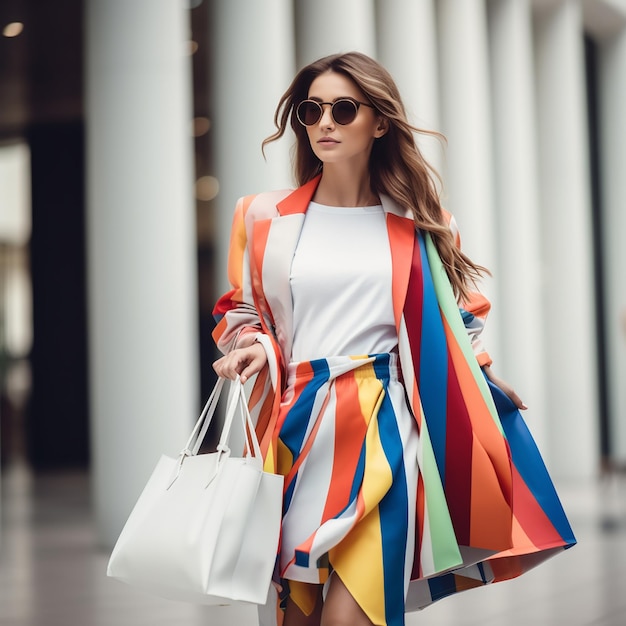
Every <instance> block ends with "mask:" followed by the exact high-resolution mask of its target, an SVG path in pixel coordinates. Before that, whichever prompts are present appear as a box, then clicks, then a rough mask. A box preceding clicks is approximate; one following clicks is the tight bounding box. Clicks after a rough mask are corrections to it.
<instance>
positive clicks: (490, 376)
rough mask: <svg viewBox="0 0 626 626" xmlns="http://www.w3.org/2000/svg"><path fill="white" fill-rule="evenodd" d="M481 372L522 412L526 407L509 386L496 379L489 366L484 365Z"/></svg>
mask: <svg viewBox="0 0 626 626" xmlns="http://www.w3.org/2000/svg"><path fill="white" fill-rule="evenodd" d="M482 369H483V372H485V375H486V376H487V378H488V379H489V380H490V381H491V382H492V383H493V384H494V385H495V386H496V387H499V388H500V389H502V391H503V392H504V393H505V394H506V395H507V396H508V397H509V398H510V399H511V402H513V404H514V405H515V406H516V407H517V408H518V409H520V410H522V411H524V410H525V409H527V408H528V407H527V406H526V405H525V404H524V403H523V402H522V399H521V398H520V397H519V396H518V395H517V393H515V390H514V389H513V387H511V385H509V384H508V383H507V382H505V381H503V380H502V379H501V378H498V377H497V376H496V375H495V374H494V373H493V372H492V371H491V367H489V365H485V366H484V367H483V368H482Z"/></svg>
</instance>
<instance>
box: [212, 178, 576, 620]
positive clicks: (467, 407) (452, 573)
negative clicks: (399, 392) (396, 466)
mask: <svg viewBox="0 0 626 626" xmlns="http://www.w3.org/2000/svg"><path fill="white" fill-rule="evenodd" d="M318 182H319V179H314V180H312V181H310V182H309V183H307V184H306V185H304V186H302V187H300V188H299V189H296V190H295V191H279V192H269V193H263V194H259V195H255V196H248V197H246V198H243V199H241V200H240V201H239V203H238V205H237V209H236V212H235V217H234V222H233V229H232V234H231V242H230V253H229V263H228V273H229V280H230V282H231V285H232V290H231V291H230V292H228V293H227V294H225V295H224V296H223V297H222V298H221V299H220V300H219V301H218V303H217V305H216V308H215V314H216V317H217V318H218V319H219V321H218V324H217V326H216V328H215V330H214V338H215V340H216V343H217V345H218V347H219V348H220V349H221V350H222V351H223V352H224V353H227V352H228V351H230V350H231V349H233V348H234V347H236V345H237V342H238V341H239V340H240V339H241V337H242V336H244V335H246V334H248V333H254V334H255V335H257V336H258V338H259V340H260V341H261V342H262V343H263V344H264V347H265V348H266V351H267V352H268V366H267V367H266V368H265V369H264V371H262V372H261V373H260V374H259V376H258V377H257V381H256V383H255V386H254V389H253V392H252V395H251V398H250V403H251V408H252V409H253V412H254V413H255V416H256V419H257V429H258V433H259V437H260V440H261V443H262V450H263V452H264V454H265V465H266V469H267V470H268V471H275V470H276V452H277V450H276V446H277V440H276V428H275V426H276V418H277V414H278V405H279V403H280V399H281V391H282V389H283V385H284V374H285V367H286V364H287V363H288V361H289V357H290V354H291V341H292V334H293V333H292V329H293V319H292V300H291V298H292V296H291V289H290V284H289V271H290V265H291V259H292V257H293V254H294V251H295V248H296V245H297V242H298V237H299V234H300V230H301V228H302V225H303V222H304V217H305V213H306V209H307V207H308V205H309V202H310V200H311V198H312V197H313V195H314V193H315V189H316V187H317V184H318ZM381 199H382V204H383V209H384V211H385V214H386V223H387V231H388V236H389V242H390V248H391V254H392V297H393V310H394V318H395V323H396V329H397V333H398V346H399V359H400V365H401V370H402V373H403V378H404V381H405V387H406V391H407V396H408V400H409V404H410V408H411V410H412V412H413V415H414V416H415V419H416V422H417V426H418V433H419V445H418V453H417V457H418V464H419V468H420V475H419V482H418V488H417V493H416V494H415V497H416V503H417V507H416V512H417V520H416V524H417V525H416V528H417V532H416V534H417V536H416V541H415V554H414V565H413V575H412V577H411V578H412V579H415V580H416V581H418V582H420V583H421V584H418V585H415V586H414V587H411V589H410V590H409V595H408V598H407V610H410V609H411V608H419V607H422V606H425V605H427V604H429V603H430V602H432V601H433V600H436V599H438V598H440V597H443V596H445V595H449V594H450V593H454V592H456V591H459V590H462V589H467V588H470V587H475V586H480V585H483V584H486V583H488V582H493V581H496V580H504V579H507V578H511V577H513V576H516V575H519V574H521V573H523V572H524V571H526V570H527V569H529V568H530V567H532V566H534V565H536V564H537V563H538V562H541V561H542V560H544V559H545V558H547V557H548V556H550V555H551V554H552V553H554V552H555V551H557V550H561V549H562V548H563V547H568V546H569V545H573V543H575V540H574V538H573V535H572V533H571V529H570V528H569V524H568V523H567V519H566V518H565V515H564V513H563V511H562V508H561V507H560V503H559V501H558V497H557V496H556V493H554V489H553V487H552V483H551V481H550V479H549V476H548V475H547V472H546V471H545V467H544V466H543V463H542V462H541V457H540V456H539V453H538V452H537V451H536V447H534V442H532V438H531V437H530V435H529V434H528V431H527V429H526V428H525V426H524V425H523V421H522V420H521V416H519V413H518V412H517V411H516V409H515V407H514V406H513V405H512V403H511V402H510V400H508V398H507V397H506V396H504V394H502V392H500V391H499V390H498V389H493V388H492V389H490V383H488V382H487V381H486V380H485V378H484V377H483V375H482V372H481V369H480V366H481V365H485V364H487V363H489V362H490V360H489V356H488V354H487V353H486V352H485V351H484V350H483V348H482V346H481V343H480V330H481V329H482V322H483V320H484V318H485V316H486V314H487V312H488V310H489V303H488V302H487V301H486V299H484V298H483V297H482V296H480V295H478V294H475V296H473V298H472V300H471V301H470V302H468V303H464V305H463V307H462V308H459V305H458V303H457V302H456V300H455V297H454V294H453V292H452V288H451V286H450V283H449V281H448V279H447V276H446V273H445V270H444V268H443V266H442V264H441V261H440V259H439V256H438V254H437V252H436V249H435V247H434V245H433V243H432V241H431V240H430V238H429V237H423V236H422V235H420V234H418V233H416V230H415V227H414V223H413V220H412V218H411V216H410V215H409V214H407V212H406V211H405V210H404V209H402V208H401V207H398V206H397V205H396V204H395V203H394V202H393V201H392V200H391V199H389V198H387V197H385V196H382V198H381ZM449 221H450V227H451V229H452V231H453V234H454V235H455V238H456V240H457V243H459V237H458V231H457V230H456V225H455V222H454V220H453V218H451V217H449ZM503 415H507V416H509V417H510V419H509V422H508V423H507V424H508V426H507V424H505V422H504V420H503V419H501V418H502V416H503ZM511 416H512V417H511ZM529 450H530V451H531V453H529ZM518 459H519V463H518ZM514 493H515V495H516V497H515V498H513V494H514ZM518 494H519V495H518Z"/></svg>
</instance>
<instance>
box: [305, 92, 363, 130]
mask: <svg viewBox="0 0 626 626" xmlns="http://www.w3.org/2000/svg"><path fill="white" fill-rule="evenodd" d="M309 102H312V103H314V104H316V105H317V106H318V108H319V112H320V114H319V117H318V118H317V119H316V120H315V121H314V122H313V123H312V124H305V123H304V121H303V120H302V118H301V117H300V107H301V106H302V105H303V104H305V103H309ZM340 102H350V103H351V104H352V105H353V106H354V117H353V118H352V119H351V120H350V121H349V122H340V121H339V120H337V118H336V117H335V112H334V109H335V105H336V104H339V103H340ZM325 104H328V105H329V106H330V115H331V117H332V118H333V121H334V122H335V124H339V126H347V125H348V124H352V122H354V120H355V119H356V116H357V115H358V114H359V109H360V108H361V105H363V106H366V107H370V108H371V109H374V108H375V107H374V105H373V104H370V103H369V102H361V101H360V100H356V99H355V98H350V97H349V96H345V97H343V98H337V100H335V101H334V102H320V101H319V100H312V99H311V98H307V99H306V100H302V101H301V102H300V103H299V104H298V106H297V107H296V117H297V118H298V121H299V122H300V124H302V126H305V127H308V126H315V125H316V124H318V123H319V121H320V120H321V119H322V117H323V115H324V105H325Z"/></svg>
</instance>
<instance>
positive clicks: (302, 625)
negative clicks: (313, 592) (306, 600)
mask: <svg viewBox="0 0 626 626" xmlns="http://www.w3.org/2000/svg"><path fill="white" fill-rule="evenodd" d="M314 586H315V587H317V588H318V597H317V600H316V601H315V608H314V609H313V612H312V613H311V615H305V614H304V613H303V612H302V611H301V610H300V607H299V606H298V605H297V604H296V603H295V602H293V601H292V600H291V598H289V599H288V600H287V607H286V609H285V617H284V619H283V626H320V621H321V618H322V586H321V585H314Z"/></svg>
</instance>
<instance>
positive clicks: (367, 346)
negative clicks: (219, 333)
mask: <svg viewBox="0 0 626 626" xmlns="http://www.w3.org/2000/svg"><path fill="white" fill-rule="evenodd" d="M391 273H392V269H391V251H390V249H389V237H388V234H387V226H386V220H385V212H384V210H383V208H382V206H381V205H378V206H370V207H349V208H348V207H332V206H326V205H322V204H318V203H316V202H311V203H310V205H309V208H308V210H307V213H306V217H305V220H304V224H303V227H302V232H301V234H300V239H299V241H298V246H297V248H296V252H295V254H294V257H293V261H292V265H291V274H290V283H291V291H292V297H293V320H294V337H293V346H292V355H291V360H292V361H293V362H300V361H311V360H313V359H319V358H326V357H330V356H338V355H364V354H374V353H380V352H391V351H392V350H393V349H394V348H395V347H396V346H397V344H398V337H397V333H396V327H395V322H394V316H393V304H392V295H391Z"/></svg>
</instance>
